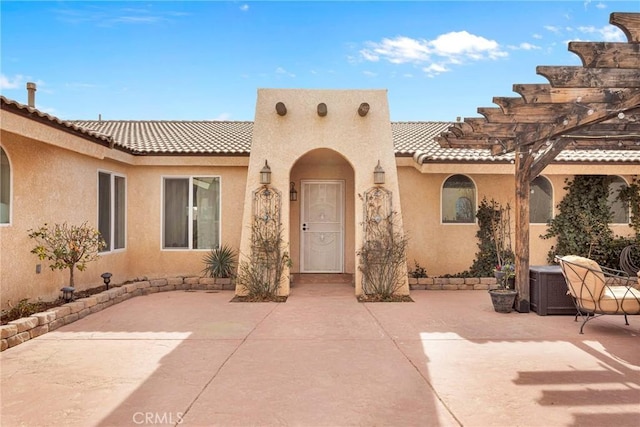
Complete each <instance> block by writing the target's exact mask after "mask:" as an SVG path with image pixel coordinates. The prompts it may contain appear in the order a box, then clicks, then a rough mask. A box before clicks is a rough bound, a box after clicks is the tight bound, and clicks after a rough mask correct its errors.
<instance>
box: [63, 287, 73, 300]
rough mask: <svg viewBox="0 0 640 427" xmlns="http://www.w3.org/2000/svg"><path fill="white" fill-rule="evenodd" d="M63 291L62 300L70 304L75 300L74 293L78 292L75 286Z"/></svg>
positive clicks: (65, 288)
mask: <svg viewBox="0 0 640 427" xmlns="http://www.w3.org/2000/svg"><path fill="white" fill-rule="evenodd" d="M60 290H61V291H62V299H63V300H64V302H70V301H71V300H73V293H74V292H75V291H76V288H74V287H73V286H65V287H64V288H61V289H60Z"/></svg>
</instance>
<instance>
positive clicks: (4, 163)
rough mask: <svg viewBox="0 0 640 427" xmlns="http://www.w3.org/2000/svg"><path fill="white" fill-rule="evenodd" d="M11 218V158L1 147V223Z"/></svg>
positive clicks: (6, 222) (7, 221)
mask: <svg viewBox="0 0 640 427" xmlns="http://www.w3.org/2000/svg"><path fill="white" fill-rule="evenodd" d="M10 220H11V166H10V165H9V158H8V157H7V154H6V153H5V152H4V149H3V148H2V147H0V224H9V222H10Z"/></svg>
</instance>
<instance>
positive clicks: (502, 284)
mask: <svg viewBox="0 0 640 427" xmlns="http://www.w3.org/2000/svg"><path fill="white" fill-rule="evenodd" d="M492 202H493V203H492V208H493V212H492V215H491V218H490V225H491V234H492V237H493V244H494V246H495V252H496V258H497V264H496V267H495V268H494V270H493V275H494V277H495V278H496V283H497V287H496V288H494V289H490V290H489V294H490V295H491V302H492V303H493V308H494V309H495V311H497V312H500V313H509V312H511V311H512V310H513V303H514V302H515V299H516V295H517V291H516V290H515V289H513V283H514V281H515V265H514V263H513V261H512V259H513V250H512V249H511V208H510V206H509V204H507V205H506V206H504V207H503V206H502V205H501V204H499V203H497V202H495V201H492Z"/></svg>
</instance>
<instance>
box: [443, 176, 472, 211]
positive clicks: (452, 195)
mask: <svg viewBox="0 0 640 427" xmlns="http://www.w3.org/2000/svg"><path fill="white" fill-rule="evenodd" d="M475 201H476V186H475V185H474V184H473V181H471V179H469V178H467V177H466V176H464V175H453V176H450V177H449V178H447V180H446V181H445V182H444V185H443V186H442V222H443V223H474V222H475V218H476V208H475V206H476V203H475Z"/></svg>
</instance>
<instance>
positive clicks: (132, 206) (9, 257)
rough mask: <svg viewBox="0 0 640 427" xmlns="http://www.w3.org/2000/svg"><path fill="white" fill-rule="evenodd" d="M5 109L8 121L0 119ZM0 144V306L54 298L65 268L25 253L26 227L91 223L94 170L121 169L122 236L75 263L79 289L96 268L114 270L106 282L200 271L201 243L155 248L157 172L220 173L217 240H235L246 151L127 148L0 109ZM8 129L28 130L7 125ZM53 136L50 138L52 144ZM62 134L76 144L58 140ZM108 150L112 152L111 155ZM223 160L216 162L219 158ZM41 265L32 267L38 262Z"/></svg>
mask: <svg viewBox="0 0 640 427" xmlns="http://www.w3.org/2000/svg"><path fill="white" fill-rule="evenodd" d="M7 117H9V119H8V120H7V121H5V120H4V119H5V118H7ZM2 119H3V122H2V124H3V129H2V133H1V134H0V144H1V146H2V148H3V149H4V150H5V152H6V153H7V156H8V158H9V161H10V166H11V175H12V197H11V201H12V204H11V214H12V221H11V223H10V224H8V225H0V289H1V295H0V296H1V306H2V309H5V308H7V307H8V305H9V301H11V303H12V304H15V303H16V302H18V301H19V300H20V299H23V298H31V299H37V298H41V299H43V300H50V299H55V298H57V297H58V296H59V294H60V291H59V290H60V288H61V287H62V286H66V285H67V284H68V280H69V273H68V270H65V271H62V272H61V271H55V272H54V271H51V270H50V269H49V268H48V265H49V264H48V262H47V261H46V260H45V261H40V260H39V259H38V258H37V257H36V256H35V255H33V254H31V253H30V250H31V248H32V247H33V246H34V243H35V242H34V241H32V240H31V239H29V238H28V236H27V235H28V230H29V229H32V228H37V227H39V226H40V225H42V224H44V223H48V224H55V223H63V222H65V221H66V222H67V223H69V224H75V225H79V224H81V223H83V222H85V221H86V222H87V223H88V224H89V225H91V226H93V227H96V226H97V217H98V214H97V211H98V208H97V204H98V202H97V195H98V191H97V187H98V185H97V183H98V171H106V172H112V173H117V174H120V175H123V176H125V178H126V183H127V222H128V224H127V243H126V245H127V246H126V248H125V249H124V250H118V251H114V252H107V253H103V254H101V256H100V258H99V259H98V260H97V261H95V262H92V263H90V264H88V265H87V269H86V270H85V271H84V272H80V271H77V270H76V271H75V274H74V276H75V282H76V288H77V289H78V290H82V289H87V288H90V287H94V286H99V285H102V279H101V278H100V274H101V273H103V272H105V271H109V272H111V273H113V277H112V283H122V282H124V281H126V280H130V279H133V278H136V277H140V276H148V277H150V278H153V277H163V276H177V275H190V276H193V275H199V274H200V272H201V270H202V268H203V263H202V257H203V255H204V254H205V253H206V251H198V250H193V251H189V250H172V251H167V250H162V249H161V199H162V177H163V176H195V175H212V176H220V177H221V190H222V195H221V198H222V215H221V217H222V219H221V221H222V233H221V241H222V243H223V244H224V243H226V244H229V245H230V246H232V247H234V248H238V247H239V244H240V229H241V228H242V225H241V215H239V214H238V213H239V212H241V211H242V204H243V203H244V199H243V196H242V195H243V194H244V189H245V186H246V171H247V168H246V165H247V161H248V159H246V158H236V159H233V158H229V157H223V158H216V157H171V156H162V157H158V158H154V159H147V158H146V157H142V158H134V157H133V156H131V155H129V154H126V153H122V152H117V151H115V150H112V149H109V148H107V147H103V146H100V145H97V144H95V143H93V142H91V141H88V140H85V139H82V138H79V137H76V136H73V135H69V134H67V133H65V132H61V131H59V130H56V129H54V128H52V127H50V126H47V125H43V124H40V123H37V122H34V121H30V120H27V119H24V118H21V117H18V116H15V115H11V114H10V113H7V112H4V111H3V116H2ZM5 124H8V125H9V124H10V125H11V126H12V130H16V129H17V130H18V131H19V132H22V133H23V134H26V135H30V136H32V137H33V138H39V139H37V140H36V139H32V138H28V137H25V136H24V135H22V134H15V133H13V132H8V131H7V130H6V129H5ZM52 141H56V143H55V144H53V143H52ZM60 141H63V142H65V143H68V144H69V146H70V147H72V148H73V149H74V150H75V149H79V151H80V153H78V152H76V151H74V150H68V149H64V148H61V147H62V146H63V144H62V143H61V142H60ZM109 157H113V158H116V159H118V160H119V161H114V160H112V159H110V158H109ZM218 163H221V164H222V166H217V164H218ZM38 264H40V265H41V273H39V274H38V273H36V265H38Z"/></svg>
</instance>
